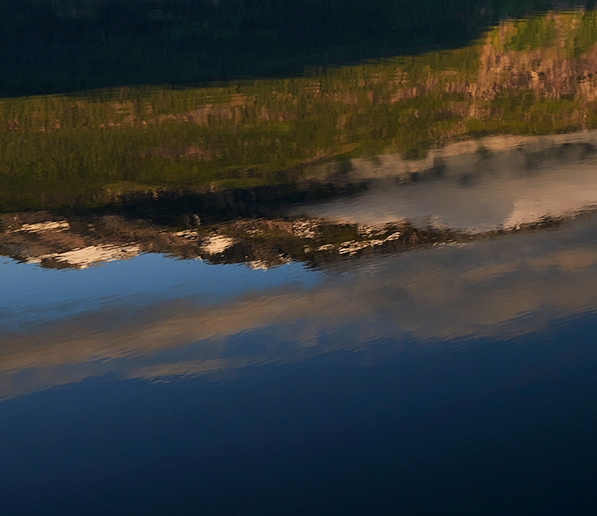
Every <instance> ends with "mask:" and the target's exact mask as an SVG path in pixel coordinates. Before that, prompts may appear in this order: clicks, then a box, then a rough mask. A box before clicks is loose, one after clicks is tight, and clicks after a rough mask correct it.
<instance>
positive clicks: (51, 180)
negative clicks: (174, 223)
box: [0, 1, 597, 212]
mask: <svg viewBox="0 0 597 516" xmlns="http://www.w3.org/2000/svg"><path fill="white" fill-rule="evenodd" d="M38 3H40V4H41V1H40V2H38ZM199 4H200V3H192V5H193V6H195V7H196V6H197V5H199ZM423 4H424V3H423ZM500 4H501V5H502V7H503V5H504V4H503V3H500ZM89 5H93V2H90V3H89ZM98 5H100V6H103V7H105V8H108V7H109V6H110V3H109V2H103V3H102V2H100V3H98ZM135 5H136V4H134V3H133V2H131V5H130V8H131V9H133V8H134V7H135ZM177 5H178V4H177ZM180 5H182V3H181V4H180ZM185 5H186V4H185ZM189 5H191V3H189ZM210 5H212V4H210ZM217 5H219V4H217ZM231 5H232V4H231ZM409 5H412V4H409ZM533 5H534V4H533ZM247 6H250V2H249V3H247ZM189 8H190V7H189ZM212 8H214V9H215V6H214V5H212ZM249 11H250V9H249V10H248V11H247V12H249ZM97 12H98V13H101V12H103V11H102V10H101V9H99V10H98V11H97ZM98 16H99V14H98ZM247 16H248V15H247ZM81 19H83V20H84V19H86V18H84V17H83V18H81ZM277 19H278V18H277ZM81 23H82V22H81ZM3 30H9V29H8V28H6V27H5V28H4V29H3ZM596 44H597V14H596V13H595V11H592V10H576V11H570V12H554V11H549V12H546V13H541V14H536V15H533V16H530V17H527V18H521V19H518V20H514V19H511V20H505V21H502V22H500V23H499V24H498V25H496V26H495V27H493V28H491V29H490V30H488V31H487V32H485V33H482V34H480V35H479V37H478V38H477V39H476V40H475V41H474V42H473V43H470V44H467V45H465V46H461V47H456V48H451V49H443V50H432V51H427V52H422V53H415V54H413V55H398V56H394V57H391V58H384V59H375V60H369V61H365V62H361V63H358V64H352V65H346V66H336V67H329V68H318V69H313V70H308V69H307V70H305V71H304V73H302V74H301V75H296V76H292V75H290V76H288V77H285V78H280V77H261V78H245V79H235V80H228V81H214V82H210V83H205V84H202V85H195V86H191V85H178V86H177V85H172V84H168V85H153V84H144V85H137V86H135V85H129V86H126V87H125V86H122V87H110V88H97V89H89V90H85V91H80V92H70V93H61V94H47V95H32V96H20V97H17V96H7V97H5V98H4V99H1V100H0V210H1V211H3V212H10V211H18V210H40V209H60V208H68V207H98V206H104V205H107V204H110V203H115V202H116V203H117V202H119V199H121V198H122V197H123V196H126V195H128V194H134V193H135V192H152V191H160V190H180V191H183V190H184V191H190V192H206V191H218V190H226V189H238V188H251V187H258V186H263V185H279V184H285V183H289V182H294V181H300V180H301V179H306V178H312V177H313V174H314V173H316V171H317V170H318V169H317V167H315V165H317V164H321V163H325V162H327V161H338V160H340V161H342V162H344V163H346V166H348V167H349V166H350V160H351V159H353V158H356V157H374V156H375V155H378V154H381V153H398V154H400V155H401V156H402V157H403V159H412V160H416V159H420V158H422V157H424V156H425V154H426V152H427V151H428V150H429V149H431V148H433V147H437V146H442V145H444V144H446V143H448V142H452V141H456V140H459V139H468V138H476V137H480V136H485V135H489V134H549V133H562V132H572V131H578V130H585V129H591V128H595V127H597V102H596V101H595V99H596V98H597V82H596V81H595V78H594V77H595V75H594V74H595V73H597V70H596V69H594V66H595V65H594V64H593V63H594V59H592V58H591V56H593V55H597V46H596ZM592 67H593V68H592ZM320 168H321V167H320ZM314 170H315V172H314Z"/></svg>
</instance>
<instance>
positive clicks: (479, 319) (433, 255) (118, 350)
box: [0, 215, 597, 396]
mask: <svg viewBox="0 0 597 516" xmlns="http://www.w3.org/2000/svg"><path fill="white" fill-rule="evenodd" d="M596 220H597V219H596V218H595V216H594V215H590V216H588V217H585V218H581V219H578V220H577V221H576V222H575V223H574V224H572V225H570V226H567V227H565V228H560V229H559V230H558V231H557V233H552V232H537V233H527V234H516V235H514V236H510V237H503V238H499V239H496V240H492V241H479V242H474V243H471V244H468V245H464V246H462V245H456V246H450V245H448V246H443V247H441V248H436V247H434V248H429V249H423V250H420V251H417V252H412V253H407V254H405V255H402V256H400V257H381V256H377V257H370V258H366V257H363V258H360V259H359V261H358V262H357V263H353V264H352V266H351V267H348V268H346V267H344V266H343V265H342V264H339V265H335V266H333V267H332V268H330V269H328V271H327V275H326V277H325V278H324V279H322V280H320V281H319V282H318V283H317V284H315V285H313V286H303V287H299V286H297V285H296V284H288V285H280V286H279V287H273V288H270V289H264V290H261V291H257V292H245V293H239V294H238V295H237V296H234V297H232V298H230V299H228V300H223V301H210V297H209V296H207V297H205V296H203V297H200V298H193V297H186V298H180V299H178V300H174V301H170V302H163V303H160V302H155V303H152V304H151V305H150V306H139V307H136V306H134V305H133V306H128V307H126V306H122V305H120V304H119V303H118V301H115V302H112V303H111V302H109V301H107V304H105V306H104V307H102V308H100V309H97V310H91V311H87V312H86V313H82V314H79V315H75V316H70V317H60V316H55V318H54V319H53V320H49V321H47V322H44V323H39V324H38V325H28V326H26V327H23V328H22V329H21V330H19V331H18V332H15V331H8V330H7V329H5V330H4V331H3V332H2V334H1V336H0V337H1V339H2V342H3V346H2V350H1V356H2V360H1V361H0V363H1V364H2V366H1V367H2V371H3V374H2V378H3V387H2V396H14V395H18V394H19V393H22V392H27V391H30V390H32V389H33V390H37V389H40V388H46V387H48V386H50V385H56V384H62V383H69V382H73V381H77V380H78V379H81V378H84V377H87V376H89V375H92V376H94V375H102V374H107V373H109V372H112V373H114V372H118V374H121V375H124V376H126V377H144V378H156V377H168V376H172V375H174V376H176V375H183V376H184V375H188V374H203V373H212V372H214V371H227V370H233V369H235V368H239V367H245V366H247V365H251V364H252V365H257V364H265V363H270V362H274V361H276V362H277V361H290V362H293V361H296V360H303V359H305V358H308V357H312V356H314V355H315V354H319V353H328V352H331V351H334V350H341V349H346V347H347V346H348V347H349V348H351V349H352V348H353V347H354V348H355V349H362V350H366V349H369V348H371V352H372V353H374V350H375V349H376V344H375V343H376V342H382V341H384V340H388V339H389V340H390V341H393V339H398V336H400V335H402V336H406V335H411V336H412V337H414V338H416V339H417V341H421V342H428V343H429V345H433V342H443V341H451V340H454V339H459V340H461V341H462V342H463V343H464V342H467V341H469V340H470V342H471V343H474V342H476V341H477V340H478V339H479V338H481V337H492V338H505V337H509V338H511V337H512V336H515V335H524V334H527V333H533V332H538V331H542V330H543V329H545V328H546V327H547V326H548V325H549V324H552V323H553V322H554V320H558V319H566V318H570V317H575V316H581V315H582V314H584V313H586V312H587V310H592V309H593V308H594V307H595V306H596V303H597V298H596V296H597V289H596V285H595V281H597V249H596V248H595V241H596V240H595V230H596V226H595V223H596ZM554 237H555V238H554ZM175 263H176V262H172V265H171V266H175ZM197 281H200V277H199V278H198V279H197ZM215 292H217V290H215V291H214V293H215ZM89 295H90V296H93V290H91V291H90V293H89ZM107 321H111V322H110V323H109V324H107ZM348 334H350V338H347V335H348ZM462 339H464V340H462ZM245 341H247V342H262V343H263V344H262V345H259V346H257V347H255V346H254V345H249V344H247V346H246V347H245V346H243V345H242V342H245ZM396 342H397V343H398V342H400V339H398V340H396ZM268 343H269V344H268ZM396 345H398V344H396ZM24 371H27V374H23V372H24Z"/></svg>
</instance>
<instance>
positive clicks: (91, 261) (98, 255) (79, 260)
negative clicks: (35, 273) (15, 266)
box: [28, 245, 139, 269]
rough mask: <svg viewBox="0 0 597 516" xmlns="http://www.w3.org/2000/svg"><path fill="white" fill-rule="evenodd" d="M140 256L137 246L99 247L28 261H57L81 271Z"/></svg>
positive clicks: (47, 255) (44, 256) (54, 254)
mask: <svg viewBox="0 0 597 516" xmlns="http://www.w3.org/2000/svg"><path fill="white" fill-rule="evenodd" d="M138 254H139V248H138V247H137V246H135V245H128V246H117V245H97V246H90V247H84V248H82V249H75V250H73V251H67V252H65V253H53V254H46V255H43V256H38V257H36V258H31V259H30V260H28V262H29V263H40V262H41V261H42V260H46V259H49V260H56V261H58V262H64V263H66V264H68V265H71V266H74V267H77V268H79V269H86V268H87V267H89V266H91V265H99V264H102V263H106V262H113V261H116V260H128V259H130V258H134V257H135V256H137V255H138Z"/></svg>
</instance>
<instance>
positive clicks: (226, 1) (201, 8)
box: [0, 0, 586, 96]
mask: <svg viewBox="0 0 597 516" xmlns="http://www.w3.org/2000/svg"><path fill="white" fill-rule="evenodd" d="M585 4H586V2H581V1H578V0H576V1H573V2H562V1H558V2H552V1H548V0H522V1H519V2H516V3H512V2H505V1H503V0H481V1H471V0H452V1H451V2H444V1H442V0H419V1H418V2H402V1H398V2H397V1H392V0H369V1H368V2H367V3H364V2H362V1H359V0H321V1H319V2H313V1H309V0H298V1H296V0H277V1H270V0H218V1H213V0H194V1H192V2H189V1H186V0H143V1H137V0H21V1H19V2H12V1H9V0H3V1H2V2H0V31H1V32H2V34H3V41H4V45H1V46H0V60H1V61H2V64H3V66H2V69H1V70H0V95H3V96H6V95H10V96H12V95H19V96H21V95H29V94H48V93H63V92H65V91H66V92H68V91H73V90H75V91H76V90H83V89H89V88H103V87H119V86H125V85H131V84H167V83H169V84H172V83H192V82H204V81H210V80H212V81H213V80H226V79H230V78H235V77H263V76H279V75H280V74H281V75H288V74H302V73H303V72H304V71H305V69H306V68H307V69H308V68H309V67H311V68H315V69H318V68H321V67H322V66H331V65H341V64H349V63H355V62H361V61H363V60H366V59H376V58H382V57H390V56H394V55H399V54H412V53H416V52H422V51H425V50H430V49H438V48H454V47H457V46H462V45H464V44H467V43H469V42H470V41H471V40H474V39H476V38H477V37H479V35H480V34H481V33H482V32H483V31H484V30H487V29H488V28H489V27H490V26H491V25H492V24H494V23H496V22H497V21H498V20H499V19H500V17H517V16H525V15H530V14H533V13H535V12H539V11H545V10H546V9H549V8H554V7H556V8H559V9H565V8H579V7H581V6H584V5H585ZM15 41H19V45H14V44H13V43H14V42H15Z"/></svg>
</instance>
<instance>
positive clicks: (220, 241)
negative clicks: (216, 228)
mask: <svg viewBox="0 0 597 516" xmlns="http://www.w3.org/2000/svg"><path fill="white" fill-rule="evenodd" d="M234 243H235V240H234V239H233V238H230V237H225V236H221V235H216V236H212V237H209V238H207V239H206V240H204V242H203V245H202V246H201V249H202V250H203V252H205V253H207V254H220V253H223V252H224V251H225V250H226V249H228V248H229V247H232V246H233V245H234Z"/></svg>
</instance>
